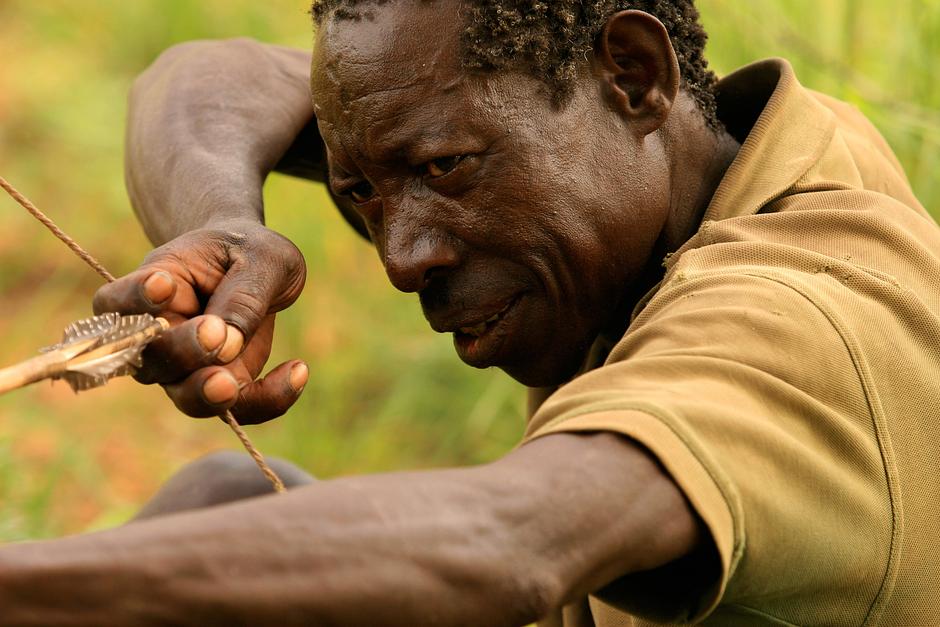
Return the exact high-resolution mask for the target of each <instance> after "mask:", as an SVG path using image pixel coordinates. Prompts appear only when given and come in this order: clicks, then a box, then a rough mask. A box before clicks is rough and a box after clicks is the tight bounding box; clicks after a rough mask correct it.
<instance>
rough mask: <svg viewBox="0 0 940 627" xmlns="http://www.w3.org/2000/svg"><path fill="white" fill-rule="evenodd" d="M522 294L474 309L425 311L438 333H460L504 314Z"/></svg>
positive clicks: (432, 326)
mask: <svg viewBox="0 0 940 627" xmlns="http://www.w3.org/2000/svg"><path fill="white" fill-rule="evenodd" d="M520 296H521V294H513V295H512V296H510V297H508V298H503V299H502V300H499V301H496V302H492V303H490V304H488V305H484V306H482V307H474V308H473V309H460V310H455V311H452V312H447V313H444V314H439V313H434V314H430V313H429V312H427V311H426V312H425V315H426V317H427V319H428V323H429V324H430V325H431V328H432V329H434V330H435V331H437V332H438V333H459V332H460V330H461V329H467V328H472V327H476V326H479V325H481V324H484V323H486V322H487V321H488V320H490V319H491V318H493V316H502V315H504V314H505V313H506V312H508V310H509V309H510V308H511V307H512V305H513V304H514V303H515V302H516V301H517V300H519V297H520Z"/></svg>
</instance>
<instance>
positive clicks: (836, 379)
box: [526, 60, 940, 627]
mask: <svg viewBox="0 0 940 627" xmlns="http://www.w3.org/2000/svg"><path fill="white" fill-rule="evenodd" d="M719 111H720V115H721V116H722V119H723V120H724V121H725V122H726V124H727V125H728V127H729V130H731V131H732V133H734V134H736V135H738V136H739V137H741V138H743V136H744V135H745V134H746V135H747V137H746V141H744V144H743V147H742V148H741V151H740V154H739V155H738V157H737V159H736V160H735V161H734V162H733V164H732V165H731V167H730V168H729V170H728V171H727V173H726V175H725V177H724V179H723V180H722V182H721V184H720V186H719V188H718V190H717V192H716V193H715V196H714V198H713V199H712V202H711V204H710V206H709V207H708V209H707V212H706V214H705V216H704V220H703V222H702V225H701V228H700V230H699V231H698V233H697V234H696V235H695V236H694V237H693V238H692V239H691V240H690V241H689V242H688V243H687V244H686V245H685V246H683V247H682V249H681V250H679V251H678V252H676V253H675V254H674V255H672V256H671V257H670V258H669V259H668V260H667V262H666V264H665V265H666V275H665V278H664V280H663V281H662V283H661V284H660V286H659V287H658V289H657V290H656V291H655V292H654V293H653V294H652V295H650V296H649V297H647V299H644V302H643V303H641V304H640V306H639V307H638V308H637V310H636V311H635V312H634V317H633V319H632V322H631V324H630V326H629V329H628V330H627V332H626V334H625V335H624V336H623V338H622V339H621V340H620V341H619V343H617V344H616V346H614V347H613V349H612V351H611V352H610V354H609V357H608V358H607V359H606V362H604V363H603V365H602V366H601V367H598V368H596V369H594V370H591V371H589V372H587V373H586V374H583V375H581V376H579V377H578V378H576V379H574V380H573V381H572V382H571V383H569V384H567V385H565V386H564V387H562V388H561V389H559V390H558V391H556V392H555V393H554V394H552V395H551V396H549V397H548V398H547V400H545V401H544V403H542V405H541V407H540V408H539V409H538V410H537V411H536V412H535V414H534V416H532V418H531V421H530V424H529V426H528V430H527V435H526V440H527V441H528V440H531V439H533V438H537V437H539V436H543V435H546V434H549V433H557V432H590V431H613V432H617V433H621V434H623V435H625V436H627V437H630V438H633V439H634V440H636V441H638V442H640V443H642V444H643V445H644V446H646V447H647V448H648V449H649V450H650V451H651V452H652V453H653V454H654V455H655V456H656V457H658V458H659V460H660V462H661V463H662V465H663V467H664V468H665V469H666V470H667V471H668V472H669V473H670V474H671V476H672V477H673V479H674V480H675V482H676V483H677V484H678V486H679V487H680V488H681V489H682V491H683V492H684V493H685V495H686V497H687V498H688V501H689V503H691V505H692V507H693V508H694V509H695V511H696V512H697V513H698V515H699V516H700V517H701V519H702V520H703V521H704V523H705V525H706V526H707V529H708V531H709V532H710V533H711V537H712V540H713V541H714V547H715V548H717V554H718V558H717V559H716V560H715V561H716V563H718V562H720V568H717V569H716V570H719V571H720V572H717V573H716V572H711V573H702V574H699V575H689V574H688V573H686V575H685V579H683V576H681V573H680V574H678V575H677V574H676V573H672V574H669V573H668V572H659V573H646V574H640V575H634V576H631V577H628V578H626V579H625V580H623V581H620V582H618V585H616V586H611V587H609V588H607V589H606V590H605V591H604V593H603V594H599V596H602V597H603V598H604V601H603V602H602V601H601V600H599V599H598V598H593V597H592V598H591V599H589V600H588V601H586V602H585V603H583V604H578V605H576V606H572V607H569V608H566V611H565V616H564V617H561V616H557V617H554V618H550V619H548V620H547V621H546V622H545V624H546V625H558V624H561V623H562V622H563V624H565V625H566V627H576V626H577V627H580V626H582V625H591V624H596V625H597V626H598V627H615V626H621V625H641V624H647V623H646V622H645V620H658V621H660V622H670V623H685V622H699V621H702V622H704V624H707V625H748V626H752V625H905V626H909V625H940V230H938V228H937V226H936V225H935V223H934V222H933V221H932V220H931V218H930V217H929V216H928V215H927V213H926V212H925V211H924V209H923V207H921V206H920V204H919V203H918V202H917V200H916V199H915V198H914V196H913V194H912V192H911V189H910V187H909V185H908V183H907V181H906V179H905V176H904V173H903V171H902V169H901V167H900V165H899V164H898V162H897V160H896V159H895V157H894V155H893V154H892V153H891V151H890V149H889V148H888V146H887V145H886V143H885V142H884V140H883V139H882V138H881V136H880V135H879V134H878V133H877V131H876V130H875V129H874V128H873V127H872V125H871V124H870V123H869V122H868V121H867V120H865V118H864V117H863V116H862V115H861V114H860V113H859V112H858V111H856V110H855V109H854V108H852V107H850V106H848V105H846V104H844V103H841V102H838V101H836V100H833V99H831V98H828V97H826V96H823V95H820V94H816V93H813V92H810V91H808V90H806V89H805V88H803V87H802V86H801V85H800V84H799V82H798V81H797V79H796V77H795V76H794V74H793V71H792V69H791V67H790V66H789V64H787V63H786V62H785V61H781V60H772V61H765V62H761V63H758V64H755V65H753V66H749V67H747V68H745V69H743V70H740V71H739V72H737V73H735V74H733V75H731V76H729V77H728V78H726V79H725V80H723V81H722V82H721V85H720V96H719ZM748 128H750V131H749V132H748V130H747V129H748ZM631 616H635V617H642V618H631ZM644 619H645V620H644Z"/></svg>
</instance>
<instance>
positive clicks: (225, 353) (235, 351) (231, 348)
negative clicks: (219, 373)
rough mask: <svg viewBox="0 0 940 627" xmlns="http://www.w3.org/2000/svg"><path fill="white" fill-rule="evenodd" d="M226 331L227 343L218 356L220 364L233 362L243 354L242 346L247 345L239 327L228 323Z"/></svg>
mask: <svg viewBox="0 0 940 627" xmlns="http://www.w3.org/2000/svg"><path fill="white" fill-rule="evenodd" d="M225 331H226V332H225V344H224V345H223V346H222V350H220V351H219V356H218V357H217V360H218V362H219V363H220V364H228V363H231V362H232V361H233V360H234V359H235V358H236V357H238V356H239V355H240V354H241V352H242V347H244V345H245V336H244V335H242V332H241V331H240V330H239V329H238V327H233V326H232V325H230V324H227V325H225Z"/></svg>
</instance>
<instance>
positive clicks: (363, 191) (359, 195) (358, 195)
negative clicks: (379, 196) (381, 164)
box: [347, 181, 375, 205]
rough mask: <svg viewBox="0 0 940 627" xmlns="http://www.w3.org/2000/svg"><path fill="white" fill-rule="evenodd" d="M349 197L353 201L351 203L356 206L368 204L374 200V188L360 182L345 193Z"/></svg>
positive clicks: (365, 182)
mask: <svg viewBox="0 0 940 627" xmlns="http://www.w3.org/2000/svg"><path fill="white" fill-rule="evenodd" d="M347 193H348V194H349V197H350V198H352V199H353V202H355V203H358V204H360V205H361V204H363V203H366V202H369V201H370V200H372V199H373V198H375V188H374V187H372V184H371V183H369V182H368V181H360V182H359V183H356V184H355V185H353V186H352V187H351V188H349V191H348V192H347Z"/></svg>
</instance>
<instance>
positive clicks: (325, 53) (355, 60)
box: [311, 0, 465, 123]
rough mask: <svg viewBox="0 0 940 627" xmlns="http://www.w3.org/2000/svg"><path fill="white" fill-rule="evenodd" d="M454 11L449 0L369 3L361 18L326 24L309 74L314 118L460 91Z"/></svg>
mask: <svg viewBox="0 0 940 627" xmlns="http://www.w3.org/2000/svg"><path fill="white" fill-rule="evenodd" d="M456 7H457V3H456V1H455V0H454V1H451V0H435V1H433V2H428V1H427V0H399V1H396V2H390V3H383V4H376V5H369V6H368V7H367V8H366V9H363V14H362V17H361V18H360V19H356V20H353V19H341V20H334V19H328V20H326V21H325V22H324V24H323V25H322V26H321V27H320V29H319V30H318V32H317V40H316V46H315V48H314V56H313V68H312V72H311V76H312V79H311V87H312V91H313V97H314V104H315V106H317V109H318V117H321V118H322V117H323V116H325V117H327V118H330V117H333V116H334V115H335V114H336V113H343V112H344V113H347V114H354V113H356V112H357V110H360V111H361V110H362V109H364V108H365V109H369V110H374V109H375V108H376V107H377V106H382V107H383V108H385V107H389V106H391V108H394V106H395V105H406V106H407V105H412V106H414V104H416V103H412V102H410V101H412V100H415V99H420V98H421V97H422V96H427V95H429V93H430V92H431V91H445V92H446V91H449V90H454V89H456V88H458V87H459V86H460V85H461V83H463V82H464V80H465V73H464V71H463V70H462V69H461V67H460V58H459V52H460V32H461V30H462V27H461V22H460V18H459V14H458V12H457V10H456ZM327 105H330V106H327ZM337 106H338V109H339V111H336V109H337ZM321 110H322V111H321ZM328 121H330V122H332V123H336V122H338V121H339V120H335V119H334V120H329V119H328Z"/></svg>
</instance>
